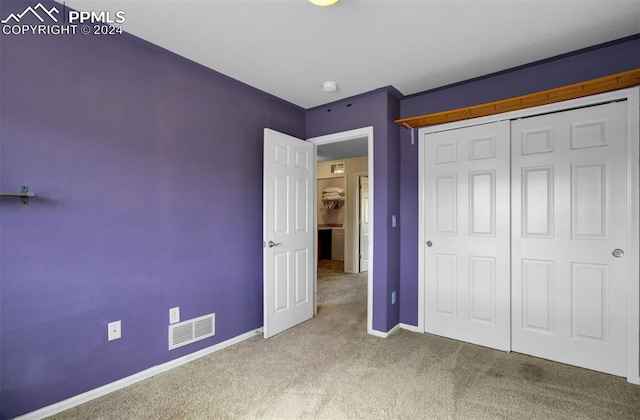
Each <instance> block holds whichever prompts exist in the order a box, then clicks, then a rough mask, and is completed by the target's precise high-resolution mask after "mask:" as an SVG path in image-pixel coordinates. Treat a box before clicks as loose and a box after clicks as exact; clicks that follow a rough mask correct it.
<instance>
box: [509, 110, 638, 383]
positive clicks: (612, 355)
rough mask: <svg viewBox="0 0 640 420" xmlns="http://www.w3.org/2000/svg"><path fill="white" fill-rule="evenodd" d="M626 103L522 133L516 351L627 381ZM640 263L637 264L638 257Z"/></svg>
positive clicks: (516, 130)
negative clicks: (617, 251) (622, 252)
mask: <svg viewBox="0 0 640 420" xmlns="http://www.w3.org/2000/svg"><path fill="white" fill-rule="evenodd" d="M626 112H627V105H626V103H625V102H617V103H610V104H606V105H598V106H592V107H588V108H582V109H577V110H571V111H565V112H559V113H554V114H547V115H542V116H537V117H531V118H524V119H521V120H517V121H514V122H513V126H512V151H513V161H512V183H513V186H514V188H513V193H512V209H513V210H512V217H513V220H512V236H513V237H512V246H513V249H512V252H513V261H512V276H513V283H512V287H513V303H512V305H513V327H512V328H513V331H512V334H513V337H512V340H513V342H512V348H513V350H514V351H518V352H522V353H527V354H531V355H534V356H538V357H543V358H547V359H551V360H556V361H559V362H564V363H568V364H572V365H577V366H582V367H586V368H589V369H594V370H598V371H602V372H607V373H611V374H615V375H620V376H626V373H627V372H626V365H627V357H626V348H627V338H626V329H627V296H626V284H627V278H628V275H629V273H628V271H627V270H628V264H627V259H628V258H629V256H620V257H619V258H617V257H616V256H614V255H612V253H613V251H614V250H615V249H622V250H624V249H626V247H627V246H628V244H629V238H628V235H629V229H628V225H627V223H628V221H627V220H628V219H627V212H626V209H627V206H628V190H629V189H628V179H627V158H626V155H627V131H626V130H627V121H626ZM636 258H637V256H636Z"/></svg>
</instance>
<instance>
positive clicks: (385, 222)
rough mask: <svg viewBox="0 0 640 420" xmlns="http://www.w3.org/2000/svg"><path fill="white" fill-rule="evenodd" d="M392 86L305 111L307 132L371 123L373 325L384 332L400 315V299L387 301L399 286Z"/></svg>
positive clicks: (320, 132) (335, 130)
mask: <svg viewBox="0 0 640 420" xmlns="http://www.w3.org/2000/svg"><path fill="white" fill-rule="evenodd" d="M399 111H400V105H399V101H398V99H397V98H396V91H395V90H394V89H391V88H389V89H387V88H384V89H379V90H376V91H373V92H370V93H368V94H365V95H360V96H358V97H353V98H350V99H348V100H343V101H339V102H335V103H332V104H329V105H325V106H321V107H317V108H313V109H310V110H308V111H307V113H306V134H307V138H311V137H316V136H322V135H325V134H333V133H338V132H342V131H347V130H353V129H356V128H362V127H368V126H373V142H374V144H373V148H374V151H373V158H374V171H375V172H374V184H373V188H374V207H375V212H374V216H373V217H374V233H373V240H374V251H373V252H374V254H373V306H374V311H373V329H375V330H377V331H382V332H386V331H389V329H391V328H392V327H393V326H395V325H396V324H397V323H398V322H399V319H400V313H399V306H400V305H399V302H397V303H396V304H395V305H391V292H393V291H398V293H399V287H400V283H399V282H400V279H399V272H400V266H399V264H400V253H399V251H400V249H399V243H400V229H399V228H392V227H391V215H399V211H400V207H399V205H400V200H399V198H400V195H399V194H400V192H399V183H400V168H399V163H400V160H399V154H400V144H399V141H398V140H399V128H398V126H397V125H395V123H394V122H393V121H394V120H395V119H397V118H399Z"/></svg>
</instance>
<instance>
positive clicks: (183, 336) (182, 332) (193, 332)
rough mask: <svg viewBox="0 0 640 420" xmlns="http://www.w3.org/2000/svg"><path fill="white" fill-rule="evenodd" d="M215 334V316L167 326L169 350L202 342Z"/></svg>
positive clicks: (206, 316)
mask: <svg viewBox="0 0 640 420" xmlns="http://www.w3.org/2000/svg"><path fill="white" fill-rule="evenodd" d="M215 334H216V314H209V315H204V316H201V317H199V318H194V319H190V320H188V321H183V322H179V323H177V324H173V325H169V350H173V349H176V348H178V347H182V346H186V345H187V344H191V343H194V342H196V341H200V340H204V339H205V338H207V337H211V336H214V335H215Z"/></svg>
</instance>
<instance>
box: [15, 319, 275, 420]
mask: <svg viewBox="0 0 640 420" xmlns="http://www.w3.org/2000/svg"><path fill="white" fill-rule="evenodd" d="M261 332H262V328H259V329H257V330H251V331H249V332H246V333H244V334H241V335H238V336H236V337H233V338H230V339H228V340H226V341H223V342H222V343H218V344H215V345H213V346H211V347H207V348H206V349H202V350H198V351H196V352H194V353H191V354H187V355H186V356H183V357H180V358H178V359H174V360H171V361H169V362H167V363H163V364H161V365H157V366H154V367H151V368H149V369H146V370H143V371H141V372H138V373H135V374H133V375H131V376H127V377H126V378H122V379H120V380H117V381H115V382H111V383H109V384H106V385H103V386H101V387H99V388H95V389H92V390H91V391H87V392H84V393H82V394H79V395H76V396H75V397H71V398H68V399H66V400H63V401H60V402H57V403H55V404H51V405H48V406H46V407H43V408H41V409H39V410H36V411H32V412H30V413H27V414H24V415H22V416H20V417H16V420H31V419H43V418H45V417H50V416H53V415H54V414H58V413H61V412H63V411H65V410H69V409H70V408H73V407H76V406H78V405H80V404H84V403H86V402H89V401H91V400H93V399H96V398H99V397H102V396H104V395H107V394H110V393H112V392H114V391H117V390H119V389H122V388H125V387H127V386H129V385H133V384H135V383H136V382H140V381H143V380H145V379H148V378H151V377H153V376H156V375H158V374H160V373H162V372H166V371H168V370H171V369H174V368H177V367H178V366H182V365H184V364H187V363H189V362H192V361H194V360H196V359H199V358H201V357H204V356H207V355H209V354H211V353H215V352H217V351H219V350H222V349H224V348H226V347H229V346H232V345H234V344H237V343H240V342H242V341H244V340H247V339H249V338H251V337H254V336H255V335H256V334H259V333H261Z"/></svg>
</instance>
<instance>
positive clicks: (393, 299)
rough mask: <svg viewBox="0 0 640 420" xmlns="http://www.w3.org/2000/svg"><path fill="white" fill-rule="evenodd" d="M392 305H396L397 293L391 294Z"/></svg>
mask: <svg viewBox="0 0 640 420" xmlns="http://www.w3.org/2000/svg"><path fill="white" fill-rule="evenodd" d="M391 304H392V305H395V304H396V292H395V291H394V292H391Z"/></svg>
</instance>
